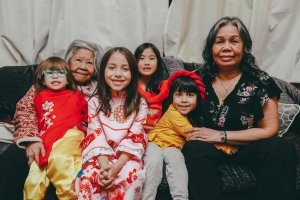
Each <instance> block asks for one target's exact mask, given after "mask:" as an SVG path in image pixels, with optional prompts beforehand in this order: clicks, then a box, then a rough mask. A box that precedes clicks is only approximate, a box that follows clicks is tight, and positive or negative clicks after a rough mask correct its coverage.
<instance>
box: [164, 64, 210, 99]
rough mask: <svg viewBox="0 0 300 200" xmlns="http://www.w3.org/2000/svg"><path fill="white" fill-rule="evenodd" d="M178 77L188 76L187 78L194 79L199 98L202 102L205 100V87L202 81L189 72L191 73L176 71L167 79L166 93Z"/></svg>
mask: <svg viewBox="0 0 300 200" xmlns="http://www.w3.org/2000/svg"><path fill="white" fill-rule="evenodd" d="M179 76H188V77H191V78H192V79H194V80H195V82H196V84H197V85H198V88H199V90H200V97H201V99H202V101H204V100H205V94H206V91H205V87H204V84H203V82H202V79H201V78H200V77H199V76H198V75H197V74H196V73H195V72H191V71H187V70H180V71H176V72H174V73H173V74H172V75H171V76H170V77H169V79H168V86H167V87H168V91H169V90H170V87H171V85H172V83H173V81H174V80H175V79H176V78H177V77H179Z"/></svg>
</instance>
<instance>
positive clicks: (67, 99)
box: [34, 89, 87, 166]
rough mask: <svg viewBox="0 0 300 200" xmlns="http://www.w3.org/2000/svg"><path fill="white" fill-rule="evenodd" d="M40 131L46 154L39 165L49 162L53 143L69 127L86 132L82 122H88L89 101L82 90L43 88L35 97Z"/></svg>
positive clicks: (40, 159)
mask: <svg viewBox="0 0 300 200" xmlns="http://www.w3.org/2000/svg"><path fill="white" fill-rule="evenodd" d="M34 105H35V108H36V113H37V120H38V131H39V133H40V138H41V139H42V140H43V144H44V148H45V152H46V154H45V156H44V157H42V156H41V155H40V158H39V166H44V165H46V164H47V162H48V157H49V155H50V152H51V149H52V145H53V144H54V143H55V142H56V141H57V140H59V139H60V138H62V137H63V136H64V135H65V133H66V132H67V130H68V129H71V128H73V127H75V126H76V127H77V128H78V129H79V130H81V131H83V132H85V130H84V129H83V127H82V122H83V121H84V122H86V123H87V102H86V100H85V99H84V97H83V95H82V94H81V93H80V92H74V91H71V90H64V91H60V92H55V91H52V90H48V89H46V90H43V91H41V92H39V93H38V94H37V95H36V97H35V98H34Z"/></svg>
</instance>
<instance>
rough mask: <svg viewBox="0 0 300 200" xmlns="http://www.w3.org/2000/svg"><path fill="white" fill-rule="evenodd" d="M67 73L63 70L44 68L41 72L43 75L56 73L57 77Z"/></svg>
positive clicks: (51, 75) (49, 75) (50, 75)
mask: <svg viewBox="0 0 300 200" xmlns="http://www.w3.org/2000/svg"><path fill="white" fill-rule="evenodd" d="M67 73H68V72H67V71H65V70H45V71H43V72H42V75H43V76H44V77H46V76H48V77H53V76H54V75H56V76H57V77H65V76H66V75H67Z"/></svg>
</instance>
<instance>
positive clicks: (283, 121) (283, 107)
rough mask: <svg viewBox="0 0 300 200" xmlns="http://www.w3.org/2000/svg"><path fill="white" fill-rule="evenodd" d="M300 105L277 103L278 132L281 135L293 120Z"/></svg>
mask: <svg viewBox="0 0 300 200" xmlns="http://www.w3.org/2000/svg"><path fill="white" fill-rule="evenodd" d="M299 110H300V106H299V105H298V104H285V103H278V112H279V133H278V135H279V136H280V137H281V136H282V135H283V134H285V133H286V132H287V131H288V130H289V128H290V126H291V124H292V123H293V122H294V119H295V117H296V116H297V114H298V113H299Z"/></svg>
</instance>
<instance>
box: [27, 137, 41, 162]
mask: <svg viewBox="0 0 300 200" xmlns="http://www.w3.org/2000/svg"><path fill="white" fill-rule="evenodd" d="M40 153H41V154H42V156H43V157H44V156H45V148H44V145H43V143H42V142H33V143H30V144H29V145H27V146H26V156H27V158H28V165H31V163H32V162H33V161H34V160H35V162H37V163H39V155H40Z"/></svg>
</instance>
